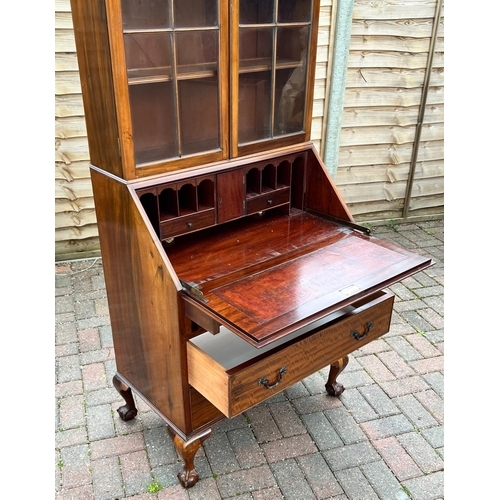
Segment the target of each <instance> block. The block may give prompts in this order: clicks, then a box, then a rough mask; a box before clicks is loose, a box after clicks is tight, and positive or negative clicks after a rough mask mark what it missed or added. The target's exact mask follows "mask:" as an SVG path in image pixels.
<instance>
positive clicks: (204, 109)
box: [178, 77, 220, 155]
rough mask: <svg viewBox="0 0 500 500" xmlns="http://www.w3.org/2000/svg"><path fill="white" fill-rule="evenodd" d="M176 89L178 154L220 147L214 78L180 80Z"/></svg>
mask: <svg viewBox="0 0 500 500" xmlns="http://www.w3.org/2000/svg"><path fill="white" fill-rule="evenodd" d="M178 86H179V87H178V88H179V114H180V135H181V152H182V155H188V154H193V153H199V152H202V151H209V150H213V149H218V148H220V138H219V84H218V79H217V77H212V78H199V79H190V80H180V81H179V82H178Z"/></svg>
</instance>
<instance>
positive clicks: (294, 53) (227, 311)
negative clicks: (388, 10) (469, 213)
mask: <svg viewBox="0 0 500 500" xmlns="http://www.w3.org/2000/svg"><path fill="white" fill-rule="evenodd" d="M71 10H72V16H73V24H74V33H75V40H76V48H77V57H78V64H79V70H80V79H81V87H82V96H83V103H84V110H85V120H86V125H87V135H88V143H89V151H90V162H91V167H90V170H91V180H92V188H93V195H94V201H95V209H96V214H97V223H98V231H99V239H100V246H101V254H102V260H103V267H104V273H105V281H106V290H107V297H108V302H109V313H110V320H111V328H112V332H113V341H114V348H115V353H116V365H117V373H116V376H115V377H114V385H115V387H116V389H117V390H118V391H119V393H120V394H121V395H122V396H123V398H124V401H125V404H124V405H123V406H122V407H120V409H119V410H118V413H119V415H120V417H121V418H122V419H123V420H130V419H132V418H134V417H135V416H136V414H137V409H136V406H135V402H134V397H133V394H135V395H137V396H139V397H141V398H142V399H143V400H144V401H145V402H146V403H147V404H148V405H150V406H151V408H153V409H154V410H155V411H156V412H157V413H158V414H159V415H160V416H161V418H162V419H163V420H164V421H165V423H166V425H167V427H168V430H169V432H170V434H171V435H172V438H173V441H174V444H175V446H176V449H177V450H178V452H179V454H180V455H181V456H182V457H183V459H184V467H183V470H182V471H180V472H179V480H180V481H181V483H182V484H183V485H184V486H185V487H190V486H193V485H194V484H195V483H196V482H197V480H198V474H197V472H196V469H195V466H194V456H195V454H196V451H197V450H198V449H199V447H200V446H201V444H202V442H203V441H204V440H205V439H206V438H207V437H209V435H210V433H211V427H212V426H213V425H214V423H216V422H217V421H219V420H221V419H223V418H226V417H227V418H231V417H233V416H235V415H238V414H240V413H242V412H244V411H246V410H248V409H249V408H251V407H252V406H254V405H256V404H258V403H260V402H262V401H264V400H265V399H267V398H269V397H271V396H273V395H274V394H276V393H277V392H279V391H282V390H283V389H286V388H287V387H289V386H290V385H292V384H295V383H296V382H297V381H299V380H301V379H303V378H305V377H307V376H309V375H311V374H312V373H314V372H316V371H318V370H319V369H321V368H324V367H325V366H330V376H329V379H328V381H327V384H326V391H327V392H328V393H329V394H331V395H332V396H338V395H339V394H341V393H342V391H343V389H344V388H343V387H342V385H341V384H339V383H338V382H337V377H338V374H339V373H340V372H341V371H342V370H343V368H344V367H345V366H346V364H347V362H348V354H349V353H351V352H353V351H354V350H356V349H358V348H360V347H361V346H363V345H365V344H366V343H368V342H370V341H372V340H374V339H376V338H378V337H380V336H381V335H383V334H384V333H386V332H387V331H388V330H389V326H390V319H391V313H392V307H393V300H394V297H393V295H392V294H391V293H389V292H387V291H386V289H387V287H388V286H389V285H391V284H393V283H395V282H397V281H399V280H401V279H403V278H405V277H407V276H410V275H411V274H413V273H415V272H417V271H419V270H422V269H425V268H426V267H428V266H429V265H431V264H432V261H431V260H430V259H428V258H425V257H422V256H420V255H416V254H413V253H410V252H408V251H406V250H405V249H402V248H399V247H397V246H394V245H393V244H389V243H386V242H383V241H381V240H379V239H377V238H374V237H372V236H371V235H370V232H369V230H368V229H366V228H363V227H361V226H358V225H356V224H355V222H354V220H353V218H352V216H351V215H350V213H349V210H348V208H347V206H346V204H345V203H344V201H343V200H342V198H341V196H340V194H339V192H338V190H337V188H336V186H335V184H334V182H333V181H332V180H331V178H330V177H329V175H328V173H327V171H326V169H325V167H324V165H323V163H322V161H321V159H320V157H319V156H318V154H317V152H316V151H315V148H314V146H313V145H312V143H311V142H310V129H311V112H312V98H313V95H312V94H313V82H314V71H313V69H314V66H315V54H316V39H317V33H318V16H319V0H232V1H231V2H229V0H71Z"/></svg>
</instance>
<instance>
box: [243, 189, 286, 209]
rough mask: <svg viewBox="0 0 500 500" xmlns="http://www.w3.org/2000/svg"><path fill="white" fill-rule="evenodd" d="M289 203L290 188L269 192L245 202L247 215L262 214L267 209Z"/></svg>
mask: <svg viewBox="0 0 500 500" xmlns="http://www.w3.org/2000/svg"><path fill="white" fill-rule="evenodd" d="M289 202H290V188H285V189H280V190H277V191H271V192H270V193H267V194H262V195H259V196H256V197H255V198H250V199H248V200H247V202H246V207H247V214H253V213H255V212H262V211H263V210H267V209H268V208H272V207H277V206H279V205H284V204H286V203H289Z"/></svg>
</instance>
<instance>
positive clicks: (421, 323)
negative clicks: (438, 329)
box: [400, 311, 434, 332]
mask: <svg viewBox="0 0 500 500" xmlns="http://www.w3.org/2000/svg"><path fill="white" fill-rule="evenodd" d="M400 314H401V317H402V318H404V319H405V321H407V322H408V323H409V324H410V325H411V326H413V328H415V330H416V331H417V332H428V331H430V330H434V327H433V325H431V324H430V323H429V322H428V321H426V320H425V319H424V318H423V317H422V316H421V315H420V314H419V312H418V311H402V312H401V313H400Z"/></svg>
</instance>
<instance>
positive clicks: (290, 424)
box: [268, 401, 306, 437]
mask: <svg viewBox="0 0 500 500" xmlns="http://www.w3.org/2000/svg"><path fill="white" fill-rule="evenodd" d="M268 408H269V411H270V412H271V415H272V416H273V417H274V421H275V422H276V425H277V426H278V429H279V430H280V432H281V434H282V435H283V436H284V437H290V436H296V435H298V434H304V433H305V432H306V429H305V427H304V424H303V423H302V420H300V418H299V416H298V415H297V413H296V412H295V411H294V408H293V407H292V405H291V403H290V402H289V401H285V402H282V403H274V404H269V405H268Z"/></svg>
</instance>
